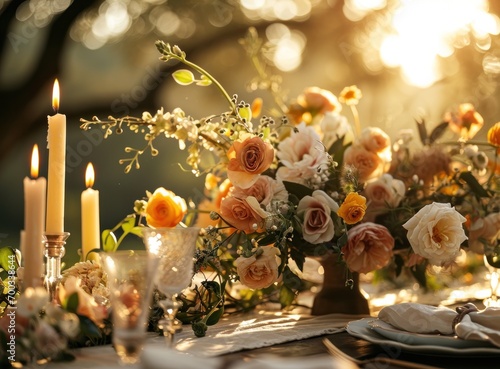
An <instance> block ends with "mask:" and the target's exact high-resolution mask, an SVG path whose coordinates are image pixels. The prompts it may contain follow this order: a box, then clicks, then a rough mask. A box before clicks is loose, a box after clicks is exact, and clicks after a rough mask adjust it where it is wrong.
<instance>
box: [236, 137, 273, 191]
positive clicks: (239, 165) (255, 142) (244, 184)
mask: <svg viewBox="0 0 500 369" xmlns="http://www.w3.org/2000/svg"><path fill="white" fill-rule="evenodd" d="M227 156H228V158H229V164H228V166H227V176H228V177H229V180H230V181H231V183H232V184H233V185H234V186H239V187H241V188H248V187H250V186H251V185H253V184H254V183H255V181H256V180H257V178H258V177H259V175H260V174H261V173H263V172H265V171H266V170H267V169H268V168H269V166H270V165H271V164H272V162H273V160H274V149H273V147H272V146H271V145H270V144H269V143H267V142H264V141H263V140H262V138H260V137H252V138H247V139H245V140H244V141H235V142H234V143H233V145H232V146H231V147H230V148H229V150H228V152H227Z"/></svg>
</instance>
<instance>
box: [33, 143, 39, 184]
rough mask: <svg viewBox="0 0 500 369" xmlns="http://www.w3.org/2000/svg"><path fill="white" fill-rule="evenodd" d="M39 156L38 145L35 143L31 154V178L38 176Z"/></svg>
mask: <svg viewBox="0 0 500 369" xmlns="http://www.w3.org/2000/svg"><path fill="white" fill-rule="evenodd" d="M39 161H40V159H39V157H38V145H37V144H35V145H34V146H33V152H32V154H31V178H33V179H36V178H37V177H38V164H39Z"/></svg>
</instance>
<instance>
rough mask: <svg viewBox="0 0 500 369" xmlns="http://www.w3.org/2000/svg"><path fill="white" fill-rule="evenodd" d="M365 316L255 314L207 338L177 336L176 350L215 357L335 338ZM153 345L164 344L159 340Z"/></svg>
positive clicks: (225, 323) (187, 333)
mask: <svg viewBox="0 0 500 369" xmlns="http://www.w3.org/2000/svg"><path fill="white" fill-rule="evenodd" d="M362 317H365V316H363V315H351V314H328V315H322V316H309V315H303V314H300V315H299V314H283V313H274V314H273V313H266V312H261V313H259V312H253V313H248V314H244V315H237V316H229V317H227V318H225V319H223V320H221V321H219V322H218V323H217V324H216V325H214V326H211V327H209V329H208V331H207V335H206V336H205V337H200V338H198V337H195V336H194V333H193V331H192V330H191V328H190V327H189V326H186V327H185V328H184V330H183V331H182V332H181V333H179V334H177V336H176V349H177V350H179V351H182V352H187V353H192V354H195V355H197V356H204V357H212V356H219V355H224V354H228V353H232V352H237V351H241V350H248V349H256V348H260V347H267V346H272V345H276V344H279V343H284V342H290V341H295V340H301V339H306V338H310V337H316V336H321V335H324V334H331V333H335V332H338V331H339V330H342V329H343V328H344V327H345V325H346V324H347V323H348V322H349V321H352V320H357V319H361V318H362ZM153 342H155V343H160V342H163V337H156V338H154V339H153Z"/></svg>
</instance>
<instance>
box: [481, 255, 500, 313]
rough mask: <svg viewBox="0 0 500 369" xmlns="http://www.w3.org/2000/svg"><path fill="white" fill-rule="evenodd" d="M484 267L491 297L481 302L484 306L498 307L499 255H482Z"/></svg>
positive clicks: (499, 301) (499, 299) (499, 305)
mask: <svg viewBox="0 0 500 369" xmlns="http://www.w3.org/2000/svg"><path fill="white" fill-rule="evenodd" d="M484 265H485V266H486V268H487V269H488V272H489V275H488V279H489V281H490V290H491V295H490V297H488V298H487V299H485V300H484V301H483V303H484V306H486V307H493V306H498V307H500V296H498V287H499V286H500V255H499V254H497V253H489V254H485V255H484Z"/></svg>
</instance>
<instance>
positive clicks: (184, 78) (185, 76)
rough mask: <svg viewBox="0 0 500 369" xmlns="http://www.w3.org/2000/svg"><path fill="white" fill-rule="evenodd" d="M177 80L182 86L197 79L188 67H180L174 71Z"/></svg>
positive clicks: (173, 74) (173, 75)
mask: <svg viewBox="0 0 500 369" xmlns="http://www.w3.org/2000/svg"><path fill="white" fill-rule="evenodd" d="M172 77H173V78H174V80H175V82H177V83H178V84H180V85H182V86H188V85H190V84H191V83H193V82H194V81H195V79H194V75H193V73H191V71H189V70H187V69H179V70H178V71H175V72H174V73H172Z"/></svg>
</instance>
